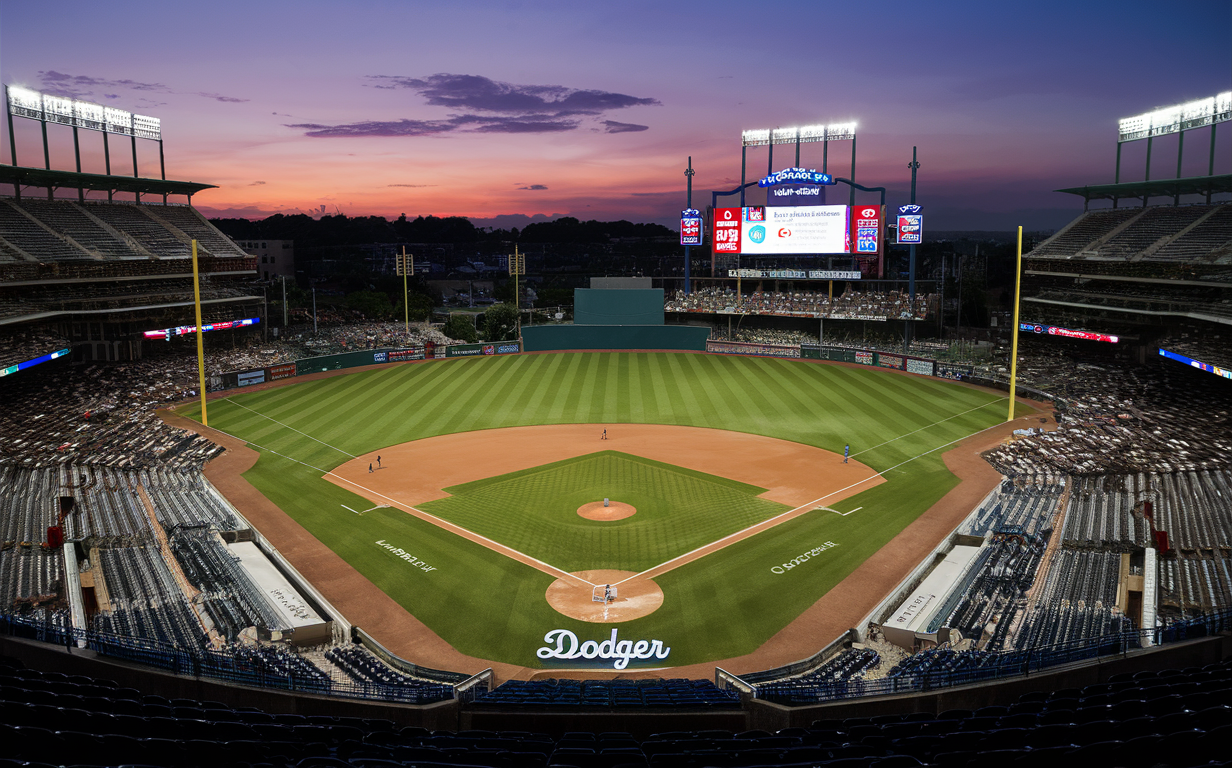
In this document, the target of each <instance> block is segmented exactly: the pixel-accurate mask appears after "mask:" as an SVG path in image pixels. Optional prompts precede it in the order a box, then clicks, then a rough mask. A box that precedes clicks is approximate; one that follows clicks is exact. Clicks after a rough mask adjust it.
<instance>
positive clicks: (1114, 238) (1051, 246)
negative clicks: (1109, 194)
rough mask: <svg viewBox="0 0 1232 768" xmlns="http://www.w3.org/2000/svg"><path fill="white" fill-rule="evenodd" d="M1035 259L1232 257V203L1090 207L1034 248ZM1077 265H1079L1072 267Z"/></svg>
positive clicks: (1208, 259)
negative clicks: (1090, 209) (1109, 207)
mask: <svg viewBox="0 0 1232 768" xmlns="http://www.w3.org/2000/svg"><path fill="white" fill-rule="evenodd" d="M1027 256H1028V257H1029V258H1031V259H1065V260H1075V259H1080V260H1083V262H1084V263H1083V264H1082V267H1081V269H1082V271H1084V272H1086V271H1089V270H1090V269H1091V266H1090V265H1089V264H1087V263H1086V262H1089V261H1096V260H1104V261H1115V262H1127V261H1132V262H1142V261H1145V262H1173V263H1181V262H1194V263H1208V264H1224V263H1229V262H1232V205H1228V204H1217V205H1186V206H1154V207H1149V208H1116V209H1100V210H1094V211H1089V212H1087V213H1085V214H1083V215H1082V216H1081V217H1079V218H1078V219H1076V220H1075V221H1074V222H1073V223H1072V224H1070V225H1069V226H1068V227H1066V228H1064V229H1063V230H1061V231H1060V232H1058V233H1057V234H1056V235H1054V236H1053V237H1050V238H1048V239H1047V240H1045V241H1044V242H1042V243H1040V244H1039V245H1038V246H1036V247H1035V248H1034V249H1032V250H1031V252H1030V253H1029V254H1027ZM1069 268H1070V269H1073V265H1071V266H1070V267H1069Z"/></svg>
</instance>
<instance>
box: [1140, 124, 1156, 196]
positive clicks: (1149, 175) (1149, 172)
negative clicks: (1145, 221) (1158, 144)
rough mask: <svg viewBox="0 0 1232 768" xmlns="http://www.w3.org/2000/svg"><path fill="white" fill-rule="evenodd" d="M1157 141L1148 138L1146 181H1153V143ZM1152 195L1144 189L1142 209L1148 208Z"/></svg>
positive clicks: (1150, 137)
mask: <svg viewBox="0 0 1232 768" xmlns="http://www.w3.org/2000/svg"><path fill="white" fill-rule="evenodd" d="M1154 140H1155V137H1154V136H1147V137H1146V179H1145V180H1146V181H1150V180H1151V142H1153V141H1154ZM1150 197H1151V193H1150V192H1148V191H1147V190H1146V188H1145V187H1144V188H1143V189H1142V207H1143V208H1145V207H1146V201H1147V200H1148V199H1150Z"/></svg>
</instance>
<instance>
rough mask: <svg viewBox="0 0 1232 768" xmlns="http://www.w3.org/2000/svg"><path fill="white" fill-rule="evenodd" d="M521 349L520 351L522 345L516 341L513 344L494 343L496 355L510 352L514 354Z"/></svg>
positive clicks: (509, 353)
mask: <svg viewBox="0 0 1232 768" xmlns="http://www.w3.org/2000/svg"><path fill="white" fill-rule="evenodd" d="M521 351H522V347H521V346H520V345H519V344H517V343H516V342H515V343H513V344H497V345H496V354H498V355H512V354H516V353H518V352H521Z"/></svg>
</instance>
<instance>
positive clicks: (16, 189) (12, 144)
mask: <svg viewBox="0 0 1232 768" xmlns="http://www.w3.org/2000/svg"><path fill="white" fill-rule="evenodd" d="M8 99H9V89H8V86H5V87H4V101H5V103H6V104H7V103H8ZM6 111H7V110H6ZM9 157H10V158H12V161H13V167H14V168H16V167H17V137H16V136H14V135H13V113H12V112H9ZM1214 158H1215V137H1214V136H1212V137H1211V162H1214ZM13 197H15V198H17V199H18V200H20V199H21V184H19V183H17V182H13Z"/></svg>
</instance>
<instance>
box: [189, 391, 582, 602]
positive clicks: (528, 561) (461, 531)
mask: <svg viewBox="0 0 1232 768" xmlns="http://www.w3.org/2000/svg"><path fill="white" fill-rule="evenodd" d="M241 407H242V406H241ZM250 410H251V409H250ZM253 413H256V411H253ZM271 421H272V419H271ZM208 429H213V430H214V431H215V432H218V433H219V434H221V435H226V436H227V437H229V438H231V439H233V440H238V441H239V442H242V443H244V444H246V445H252V446H256V447H257V448H259V449H260V450H262V451H269V452H270V453H272V454H274V455H275V456H281V457H282V458H284V459H286V460H287V461H293V462H295V463H296V464H300V465H302V466H305V467H308V468H309V469H312V470H315V471H317V472H321V473H322V474H323V476H330V477H335V478H337V479H338V480H341V481H342V482H344V483H347V484H349V485H353V486H355V487H356V488H358V489H360V490H362V491H366V492H368V493H371V494H372V495H373V496H379V497H381V498H382V499H385V500H386V501H388V502H389V504H388V506H390V507H394V508H395V509H400V510H402V511H404V512H411V513H413V514H414V515H415V516H416V517H418V518H420V519H421V520H423V521H424V522H426V523H431V524H432V525H435V526H436V527H437V528H440V529H441V530H443V531H448V532H450V533H452V534H454V535H456V536H461V537H462V538H464V539H467V540H470V541H475V543H477V544H483V545H484V546H485V547H487V548H488V549H490V550H492V551H493V552H497V553H499V554H502V555H504V556H505V557H508V558H509V559H510V560H514V561H516V562H520V563H522V564H523V565H531V567H533V568H534V569H535V570H537V571H541V572H543V573H546V574H547V575H549V576H555V577H556V578H558V579H564V580H565V581H572V582H579V581H580V582H582V583H583V584H586V585H587V586H589V587H591V588H592V589H593V588H594V587H597V586H599V585H598V584H594V583H592V582H589V581H587V580H586V579H583V578H582V577H580V576H575V575H573V574H572V573H569V572H568V571H565V570H562V569H560V568H557V567H556V566H554V565H552V564H550V563H545V562H543V561H542V560H540V559H538V558H536V557H531V556H530V555H528V554H526V553H524V552H519V551H518V550H516V549H514V548H513V547H510V546H508V545H506V544H501V543H500V542H499V541H493V540H492V539H489V538H488V537H486V536H483V535H480V534H478V533H475V532H474V531H471V530H468V529H466V528H463V527H462V526H460V525H456V524H454V523H451V522H449V521H448V520H445V519H442V518H439V517H437V516H436V515H432V514H428V513H427V512H424V511H423V510H422V509H419V508H417V507H412V506H411V505H409V504H403V503H402V502H400V501H398V500H397V499H393V498H390V497H389V496H386V495H385V494H383V493H381V492H380V491H374V490H372V489H371V488H368V487H367V486H363V485H360V484H359V483H357V482H355V481H354V480H348V479H347V478H345V477H343V476H342V475H336V474H334V473H333V472H332V471H330V470H328V469H321V468H320V467H314V466H313V465H311V464H309V463H308V462H306V461H300V460H299V459H297V458H294V457H292V456H288V455H286V454H285V453H279V452H278V451H275V450H274V449H272V448H266V447H265V446H263V445H261V444H260V443H254V442H252V441H250V440H245V439H244V438H242V437H237V436H235V435H233V434H231V433H229V432H223V431H222V430H221V429H215V428H214V427H208ZM295 431H296V432H298V431H299V430H295ZM301 434H303V433H301ZM313 439H314V440H316V438H313ZM317 442H318V443H319V442H321V441H320V440H317ZM325 445H329V444H328V443H325ZM329 447H330V448H333V446H332V445H331V446H329ZM334 450H341V449H338V448H335V449H334ZM341 452H342V453H346V451H341ZM347 455H348V456H349V455H350V454H347ZM342 506H344V507H346V505H345V504H343V505H342ZM379 506H383V505H378V506H377V507H373V508H372V509H377V508H378V507H379ZM346 508H347V509H351V508H350V507H346ZM351 511H352V512H354V511H355V510H353V509H351ZM364 511H365V512H371V511H372V510H371V509H368V510H364ZM356 514H358V513H356ZM471 537H474V539H472V538H471ZM476 540H477V541H476ZM510 553H513V554H510ZM515 555H516V557H515Z"/></svg>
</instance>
